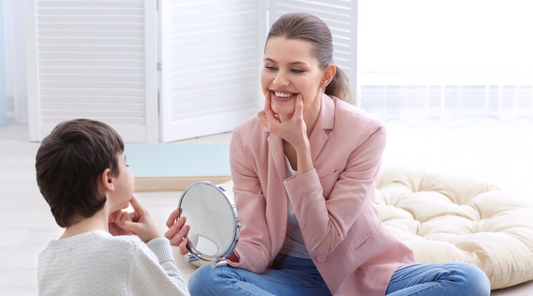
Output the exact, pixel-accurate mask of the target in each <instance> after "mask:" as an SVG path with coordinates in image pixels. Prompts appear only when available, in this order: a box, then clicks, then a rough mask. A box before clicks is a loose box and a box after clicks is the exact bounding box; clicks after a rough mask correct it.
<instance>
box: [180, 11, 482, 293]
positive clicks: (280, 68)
mask: <svg viewBox="0 0 533 296" xmlns="http://www.w3.org/2000/svg"><path fill="white" fill-rule="evenodd" d="M263 60H264V69H263V71H262V74H261V85H262V89H263V92H264V93H265V97H266V99H265V107H264V110H263V111H261V112H259V114H258V116H254V117H253V118H250V119H249V120H247V121H245V122H244V123H242V124H240V125H239V126H237V127H236V128H235V130H234V132H233V136H232V140H231V145H230V165H231V173H232V177H233V182H234V193H235V204H236V207H237V210H238V212H239V217H240V221H241V224H242V230H241V234H240V241H239V243H238V245H237V248H236V250H235V252H234V253H233V254H231V255H230V256H229V257H228V263H229V266H225V267H220V268H216V269H212V268H211V267H209V266H204V267H202V268H200V269H198V270H197V271H196V272H195V273H194V274H193V276H192V277H191V279H190V280H189V289H190V292H191V294H192V295H364V296H368V295H470V296H472V295H489V294H490V283H489V282H488V279H487V277H486V276H485V275H484V274H483V272H482V271H481V270H480V269H479V268H477V267H475V266H473V265H469V264H462V263H454V264H439V265H427V264H426V265H415V263H416V262H415V257H414V255H413V253H412V251H411V250H410V249H409V248H408V247H407V246H406V245H405V244H404V243H403V242H401V241H400V240H399V239H397V238H396V237H395V236H394V235H392V234H391V233H390V232H389V231H388V230H387V228H386V227H385V226H384V225H383V224H382V223H381V221H380V220H379V217H378V212H377V210H376V208H375V206H374V190H375V187H374V179H375V178H376V176H377V174H378V171H379V168H380V162H381V156H382V153H383V150H384V148H385V142H386V133H385V130H384V127H383V125H382V124H381V122H379V121H378V120H376V119H375V118H373V117H372V116H371V115H369V114H368V113H366V112H364V111H362V110H360V109H358V108H356V107H354V106H352V105H351V104H348V103H346V102H344V101H342V100H348V99H349V98H350V95H349V94H350V91H349V89H348V84H347V79H346V76H345V74H344V73H343V72H342V71H341V70H340V69H338V68H336V67H335V65H334V63H333V45H332V37H331V32H330V30H329V28H328V27H327V25H326V24H325V23H324V22H323V21H321V20H320V19H319V18H317V17H315V16H312V15H310V14H305V13H290V14H286V15H283V16H282V17H281V18H280V19H279V20H278V21H277V22H276V23H275V24H274V25H273V26H272V28H271V30H270V32H269V35H268V37H267V41H266V45H265V57H264V59H263Z"/></svg>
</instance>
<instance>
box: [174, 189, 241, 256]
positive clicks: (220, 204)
mask: <svg viewBox="0 0 533 296" xmlns="http://www.w3.org/2000/svg"><path fill="white" fill-rule="evenodd" d="M178 207H180V208H182V213H181V215H180V216H184V217H187V224H188V225H189V226H190V227H191V228H190V231H189V234H188V238H189V246H188V249H189V251H190V252H191V253H192V254H194V255H196V256H198V257H200V259H204V260H209V259H211V260H213V259H219V258H222V257H225V256H227V255H229V254H230V253H231V252H232V251H233V248H234V247H235V243H236V241H237V240H238V228H239V223H238V217H237V214H236V211H235V207H234V206H233V203H232V201H231V200H230V198H229V197H228V196H227V195H226V194H225V192H224V190H223V189H222V188H221V187H219V186H218V185H216V184H214V183H211V182H205V181H204V182H197V183H195V184H193V185H191V186H189V188H187V190H186V191H185V192H184V193H183V195H182V196H181V199H180V203H179V205H178Z"/></svg>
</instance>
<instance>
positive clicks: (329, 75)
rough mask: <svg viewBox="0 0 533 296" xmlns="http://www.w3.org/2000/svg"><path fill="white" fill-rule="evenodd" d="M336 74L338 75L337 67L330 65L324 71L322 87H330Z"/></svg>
mask: <svg viewBox="0 0 533 296" xmlns="http://www.w3.org/2000/svg"><path fill="white" fill-rule="evenodd" d="M335 73H337V67H336V66H335V65H334V64H329V65H328V66H327V67H326V69H325V70H324V74H323V75H322V81H321V82H320V87H321V88H325V87H326V86H328V84H329V83H330V82H331V80H333V77H335Z"/></svg>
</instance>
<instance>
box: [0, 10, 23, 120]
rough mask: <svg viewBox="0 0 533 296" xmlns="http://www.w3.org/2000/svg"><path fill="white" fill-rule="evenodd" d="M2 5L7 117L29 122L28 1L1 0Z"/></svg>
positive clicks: (0, 43) (2, 43)
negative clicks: (26, 10)
mask: <svg viewBox="0 0 533 296" xmlns="http://www.w3.org/2000/svg"><path fill="white" fill-rule="evenodd" d="M1 1H2V2H3V3H2V4H3V14H2V15H1V17H2V20H1V21H2V22H3V35H4V36H3V37H4V38H3V41H2V42H0V45H2V46H3V49H4V52H5V63H4V65H5V67H4V69H3V71H4V74H5V76H4V77H5V89H4V92H5V95H6V106H7V117H10V118H15V120H16V121H17V122H18V123H23V124H27V123H28V89H27V79H26V72H27V71H26V24H25V10H24V8H25V1H21V0H1Z"/></svg>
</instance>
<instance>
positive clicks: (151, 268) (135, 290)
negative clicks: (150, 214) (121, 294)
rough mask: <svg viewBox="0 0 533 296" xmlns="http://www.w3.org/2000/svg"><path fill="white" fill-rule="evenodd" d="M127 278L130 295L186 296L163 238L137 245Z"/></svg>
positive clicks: (182, 281) (168, 244)
mask: <svg viewBox="0 0 533 296" xmlns="http://www.w3.org/2000/svg"><path fill="white" fill-rule="evenodd" d="M128 274H129V277H128V290H129V291H130V292H132V294H133V295H180V296H185V295H189V292H188V290H187V284H186V283H185V280H184V279H183V277H182V276H181V273H180V272H179V270H178V268H177V267H176V265H175V263H174V257H173V255H172V248H171V246H170V243H169V241H168V240H167V239H166V238H164V237H158V238H154V239H152V240H151V241H149V242H148V243H147V244H143V243H140V242H139V243H138V244H137V248H136V249H135V251H134V254H133V258H132V261H131V264H130V269H129V271H128Z"/></svg>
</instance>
